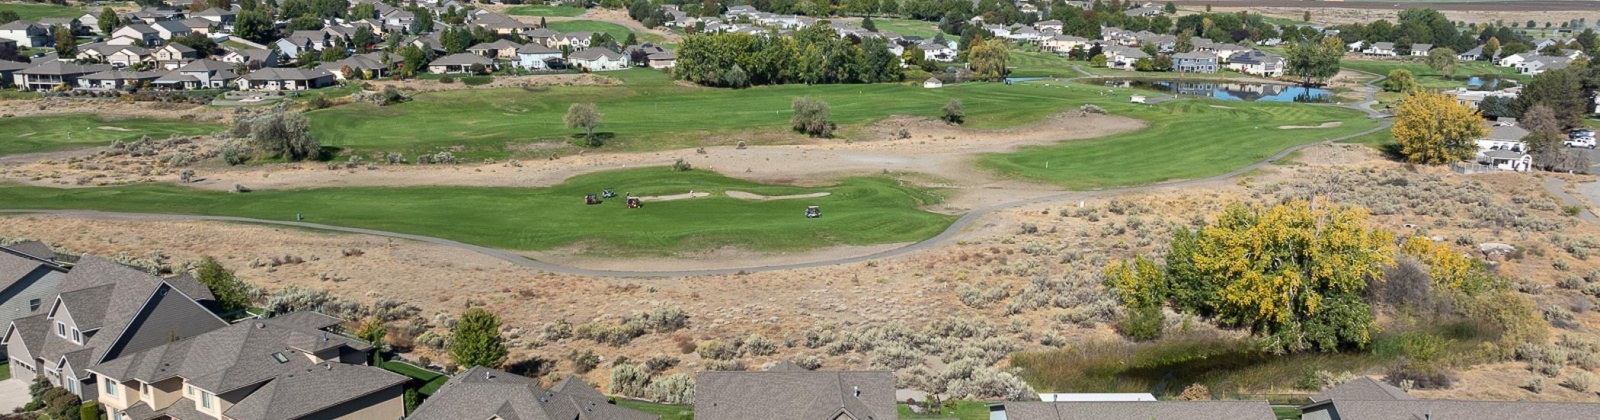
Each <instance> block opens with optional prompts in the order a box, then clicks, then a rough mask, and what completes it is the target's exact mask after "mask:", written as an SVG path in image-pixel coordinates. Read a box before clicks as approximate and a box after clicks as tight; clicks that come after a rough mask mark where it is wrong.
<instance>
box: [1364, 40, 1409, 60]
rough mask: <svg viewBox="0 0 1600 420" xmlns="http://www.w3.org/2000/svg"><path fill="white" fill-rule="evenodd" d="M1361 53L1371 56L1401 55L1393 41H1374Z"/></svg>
mask: <svg viewBox="0 0 1600 420" xmlns="http://www.w3.org/2000/svg"><path fill="white" fill-rule="evenodd" d="M1361 54H1363V55H1366V56H1369V57H1394V56H1398V55H1400V54H1399V53H1397V52H1395V50H1394V43H1393V42H1374V43H1372V45H1368V46H1367V48H1366V49H1363V50H1361Z"/></svg>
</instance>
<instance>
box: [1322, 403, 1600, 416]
mask: <svg viewBox="0 0 1600 420" xmlns="http://www.w3.org/2000/svg"><path fill="white" fill-rule="evenodd" d="M1323 405H1332V407H1331V410H1333V411H1334V412H1336V413H1338V417H1337V418H1345V419H1360V420H1423V419H1437V420H1445V419H1448V420H1507V419H1595V418H1600V404H1593V403H1557V402H1527V401H1504V402H1502V401H1454V400H1409V401H1394V400H1391V401H1356V400H1337V399H1336V400H1333V401H1329V402H1324V403H1318V404H1312V405H1311V406H1309V407H1307V409H1308V410H1309V409H1314V407H1319V406H1323Z"/></svg>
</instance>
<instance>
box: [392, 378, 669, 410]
mask: <svg viewBox="0 0 1600 420" xmlns="http://www.w3.org/2000/svg"><path fill="white" fill-rule="evenodd" d="M494 416H499V417H500V418H502V419H507V420H544V419H552V420H553V419H561V420H566V419H581V420H651V419H659V418H660V417H659V416H654V415H650V414H647V413H643V412H639V411H634V410H631V409H627V408H622V407H619V406H616V405H613V404H610V403H609V402H608V401H607V400H606V396H605V395H603V394H600V392H599V391H596V390H595V389H594V388H593V387H590V386H589V385H588V384H585V383H583V380H582V379H580V378H578V377H575V376H568V377H566V378H565V379H563V380H562V381H561V382H560V383H558V384H556V386H554V387H551V388H550V389H549V390H543V389H540V388H539V382H538V381H537V380H534V379H532V378H527V377H523V376H519V375H512V374H509V373H506V372H502V371H498V370H493V369H488V368H484V367H475V368H472V369H468V370H467V371H466V372H462V373H460V374H458V375H456V376H454V377H451V378H450V381H449V382H447V383H445V385H444V386H443V387H441V388H439V391H437V392H435V393H434V394H433V396H432V397H430V398H428V400H427V401H426V402H424V403H423V404H422V406H420V407H417V410H416V411H415V412H413V413H412V414H411V418H414V419H430V420H431V419H486V418H491V417H494Z"/></svg>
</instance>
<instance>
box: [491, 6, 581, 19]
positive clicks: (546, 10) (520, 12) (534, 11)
mask: <svg viewBox="0 0 1600 420" xmlns="http://www.w3.org/2000/svg"><path fill="white" fill-rule="evenodd" d="M583 12H584V8H582V7H572V6H551V5H548V4H534V5H527V6H512V7H510V8H507V9H506V14H508V15H513V16H562V17H572V16H577V15H581V14H583Z"/></svg>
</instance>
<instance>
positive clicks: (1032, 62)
mask: <svg viewBox="0 0 1600 420" xmlns="http://www.w3.org/2000/svg"><path fill="white" fill-rule="evenodd" d="M1073 64H1077V65H1079V66H1081V67H1083V68H1085V69H1088V68H1089V62H1087V61H1072V60H1071V59H1069V58H1067V57H1062V56H1060V55H1057V54H1056V53H1053V52H1048V51H1038V52H1034V51H1026V50H1022V49H1017V48H1012V49H1011V59H1010V60H1009V61H1008V62H1007V67H1009V68H1011V77H1078V76H1082V75H1083V73H1078V72H1077V71H1075V70H1073V69H1072V65H1073Z"/></svg>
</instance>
